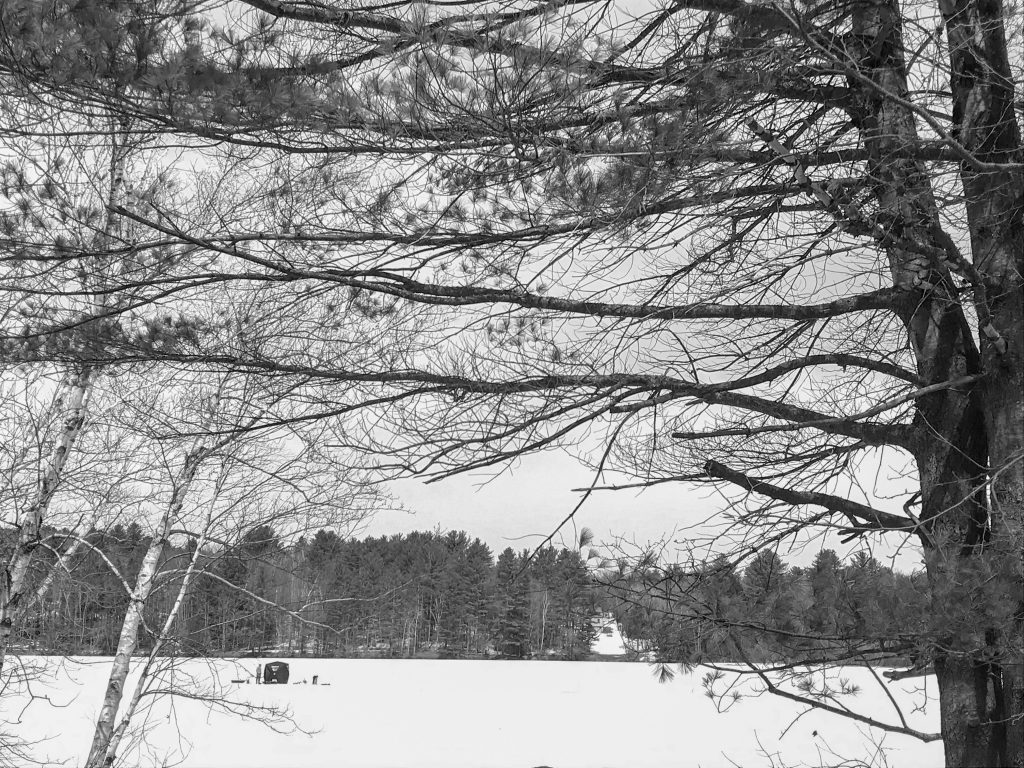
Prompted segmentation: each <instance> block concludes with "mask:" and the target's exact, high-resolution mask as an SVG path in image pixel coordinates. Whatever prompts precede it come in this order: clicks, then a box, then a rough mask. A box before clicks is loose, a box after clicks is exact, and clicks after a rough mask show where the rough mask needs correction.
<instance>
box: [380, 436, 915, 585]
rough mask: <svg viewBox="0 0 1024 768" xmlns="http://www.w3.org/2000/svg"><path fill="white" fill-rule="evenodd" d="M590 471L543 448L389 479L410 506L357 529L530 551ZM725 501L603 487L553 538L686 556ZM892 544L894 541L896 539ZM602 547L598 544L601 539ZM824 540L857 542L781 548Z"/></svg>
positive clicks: (670, 487) (679, 487) (666, 489)
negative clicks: (492, 466)
mask: <svg viewBox="0 0 1024 768" xmlns="http://www.w3.org/2000/svg"><path fill="white" fill-rule="evenodd" d="M592 482H593V475H592V474H591V473H590V472H589V470H587V469H586V468H585V467H583V466H581V465H580V464H579V463H577V462H576V460H575V459H573V458H572V457H571V456H569V455H568V454H566V453H564V452H562V451H548V452H546V453H543V454H539V455H531V456H528V457H526V458H524V459H522V460H521V461H519V462H518V463H517V464H516V465H515V466H514V467H513V469H511V470H506V471H505V472H504V473H502V474H500V475H498V476H494V475H493V474H475V475H464V476H460V477H455V478H451V479H448V480H444V481H442V482H438V483H432V484H429V485H428V484H425V483H424V482H422V481H421V480H415V479H410V480H403V481H400V482H395V483H392V485H391V489H392V491H393V493H394V494H395V495H396V497H397V498H398V499H399V500H400V501H401V502H402V503H403V504H404V505H405V507H406V509H407V510H408V511H404V512H403V511H392V512H380V513H378V514H377V515H375V516H374V518H373V519H371V520H370V521H368V523H367V524H366V526H365V528H364V530H363V531H362V532H361V534H360V535H368V536H380V535H384V534H393V533H408V532H410V531H427V530H432V529H434V528H437V527H440V528H441V529H443V530H464V531H466V533H468V534H469V535H470V536H471V537H479V538H480V539H482V540H483V541H484V542H485V543H487V545H488V546H490V548H491V550H492V552H493V553H494V554H495V555H497V554H498V553H500V552H501V551H502V550H503V549H505V547H509V546H511V547H512V548H513V549H516V550H521V549H524V548H529V549H531V550H532V549H533V548H534V547H536V546H537V545H538V544H540V543H541V541H543V539H544V537H545V536H547V535H548V534H550V533H551V531H552V530H554V529H555V528H556V527H557V526H558V524H559V523H560V522H561V521H562V520H563V518H565V517H566V515H568V514H569V512H571V511H572V509H573V507H574V506H575V505H576V504H577V503H578V501H579V500H580V496H581V494H578V493H573V492H572V489H573V488H580V487H586V486H589V485H590V484H591V483H592ZM725 506H726V501H725V500H724V499H723V498H722V496H721V495H720V494H719V493H718V492H716V491H715V490H713V489H712V488H710V487H705V488H693V487H690V486H686V485H684V484H681V483H666V484H663V485H659V486H655V487H654V488H650V489H647V490H645V491H643V492H637V491H634V490H625V491H603V492H596V493H594V494H592V495H591V497H590V498H589V499H588V500H587V502H586V503H585V504H584V505H583V507H582V509H581V510H580V511H579V512H578V513H577V514H576V516H575V518H574V521H575V528H574V527H573V524H572V523H569V524H568V525H566V526H565V528H563V529H562V531H561V534H560V535H558V536H556V537H555V539H554V544H555V545H556V546H572V543H573V542H574V540H575V539H576V536H577V532H578V530H579V529H580V528H582V527H583V526H586V527H588V528H590V529H591V530H592V531H593V532H594V540H595V544H597V545H599V546H598V547H597V548H598V549H599V550H600V551H601V553H602V554H603V555H606V556H613V557H614V556H615V552H614V551H613V550H614V548H613V546H612V545H613V544H614V543H615V541H616V539H617V538H618V537H624V538H625V539H626V540H627V541H628V542H630V544H629V545H627V546H625V550H626V551H627V552H630V553H634V554H635V553H637V552H638V550H639V548H642V547H645V546H647V545H649V544H657V543H658V542H660V541H663V540H667V541H669V542H670V544H669V546H668V548H667V549H666V550H665V552H664V557H665V558H666V559H669V560H683V559H684V557H683V556H682V553H684V552H685V550H686V549H687V547H688V545H690V544H692V543H694V542H699V541H701V540H702V539H704V538H706V535H707V533H708V532H709V530H710V528H709V527H708V526H707V525H706V524H705V521H706V520H707V519H708V518H709V517H711V518H713V517H715V516H716V513H718V512H719V511H720V510H722V509H723V508H724V507H725ZM894 543H895V542H894ZM602 544H603V545H604V546H601V545H602ZM871 545H872V553H873V554H875V556H876V557H878V558H879V559H880V560H883V561H885V562H890V561H891V558H893V557H895V564H896V566H897V567H899V568H901V569H903V570H911V569H914V568H916V567H917V564H918V562H919V560H920V557H919V555H918V554H917V552H916V551H915V550H913V549H911V548H908V547H903V548H902V549H900V550H897V549H896V548H895V547H894V546H889V545H887V546H879V545H878V543H877V542H871ZM822 546H829V547H832V548H834V549H835V550H836V551H837V552H838V553H839V554H840V556H846V555H848V554H849V553H850V552H852V551H853V550H854V549H856V548H857V542H853V543H850V544H846V545H843V544H841V543H840V542H839V541H838V540H837V539H836V538H829V539H828V540H827V541H825V542H824V544H823V543H822V541H821V539H818V540H815V541H812V542H810V543H809V544H807V545H806V546H804V547H802V548H801V549H800V550H799V551H793V552H789V553H786V552H781V551H780V554H782V555H783V557H785V559H786V560H787V561H788V562H792V563H794V564H801V565H807V564H809V563H810V561H811V560H812V559H813V558H814V555H815V553H816V552H818V551H819V550H820V549H821V548H822Z"/></svg>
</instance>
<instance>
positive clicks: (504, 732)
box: [0, 659, 942, 768]
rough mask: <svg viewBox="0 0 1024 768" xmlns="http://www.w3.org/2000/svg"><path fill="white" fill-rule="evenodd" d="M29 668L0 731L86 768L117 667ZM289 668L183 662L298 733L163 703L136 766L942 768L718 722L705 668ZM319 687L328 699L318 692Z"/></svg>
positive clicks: (903, 753)
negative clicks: (850, 766) (855, 767)
mask: <svg viewBox="0 0 1024 768" xmlns="http://www.w3.org/2000/svg"><path fill="white" fill-rule="evenodd" d="M28 661H34V662H35V663H36V664H38V666H39V668H40V672H41V673H42V674H43V676H42V677H38V678H37V679H36V680H35V682H33V683H32V684H31V688H30V691H29V690H27V689H25V688H22V689H21V691H20V692H18V691H15V692H12V691H8V692H6V693H5V694H4V696H3V697H0V720H2V721H6V722H7V723H8V724H7V725H5V726H3V727H2V728H0V730H6V731H8V732H14V733H17V734H18V735H19V736H21V737H22V738H25V739H28V740H30V741H38V743H37V744H36V746H35V748H34V749H35V754H36V755H37V756H38V757H39V758H41V759H42V760H43V761H44V764H50V765H53V764H56V763H58V762H63V763H64V764H65V765H77V764H78V762H77V761H79V760H81V759H82V757H83V756H84V755H85V753H86V751H87V749H86V748H87V746H88V743H89V740H90V738H91V733H92V719H93V718H94V716H95V714H96V712H97V710H98V708H99V705H100V699H101V695H102V691H103V686H104V684H105V680H106V674H107V671H108V669H109V667H108V664H109V660H106V663H104V660H98V659H79V660H75V661H61V662H58V661H57V660H52V659H43V660H40V659H36V660H28ZM264 661H265V660H264ZM288 661H289V663H290V664H291V681H292V683H291V684H289V685H261V686H256V685H253V684H251V683H249V684H236V683H232V682H231V681H232V680H233V679H242V678H243V677H248V678H251V677H252V676H253V675H254V673H255V669H256V665H257V664H258V663H260V660H256V659H246V660H242V661H238V662H230V661H218V662H213V663H207V662H203V661H197V660H189V661H186V662H183V663H181V662H179V664H178V665H177V666H176V668H175V669H174V670H173V673H169V674H168V675H167V676H166V677H165V682H166V683H167V684H168V685H172V686H186V687H190V688H191V689H192V690H196V691H203V692H205V693H210V694H218V695H223V696H225V697H227V698H228V699H229V700H230V701H231V702H232V705H231V706H232V707H234V708H235V709H238V708H239V707H240V706H243V705H254V706H258V707H265V708H287V709H289V710H290V711H291V717H292V722H287V721H281V720H278V721H276V722H275V723H273V724H272V725H273V728H274V729H276V730H273V729H272V728H269V727H267V725H265V724H262V723H259V722H253V721H250V720H245V719H241V718H239V717H237V716H235V715H233V714H231V713H229V712H225V711H223V709H222V708H221V707H219V706H217V705H214V704H212V703H211V702H208V701H205V700H202V699H184V698H175V699H174V701H173V703H171V702H170V701H168V700H167V699H165V698H164V699H154V700H152V701H151V706H150V708H149V710H148V712H147V714H146V717H145V719H144V720H142V721H140V724H139V725H140V728H139V730H138V732H137V733H136V740H135V742H134V743H133V745H132V747H131V750H130V751H128V752H126V753H125V754H124V757H125V762H124V764H125V765H131V766H135V765H138V766H159V765H171V764H180V765H183V766H186V767H191V768H260V767H261V766H266V767H267V768H288V767H289V766H295V768H299V767H300V766H301V767H302V768H313V767H319V766H323V767H324V768H327V767H328V766H329V767H330V768H340V767H342V766H360V768H373V767H374V766H381V767H394V766H416V767H420V766H422V767H423V768H429V767H431V766H437V767H438V768H441V767H442V766H443V767H444V768H460V766H466V768H489V767H491V766H494V767H495V768H498V767H501V768H503V767H505V766H509V767H512V766H515V767H517V768H528V767H529V766H541V765H547V766H554V767H555V768H575V767H576V766H579V768H599V767H600V766H609V767H611V766H623V767H625V766H628V767H629V768H644V767H645V766H652V767H653V766H657V767H658V768H666V767H669V766H686V767H687V768H692V767H694V766H707V767H717V766H723V767H724V766H730V765H734V764H735V765H741V766H744V768H752V767H753V766H770V765H773V764H774V765H779V764H781V762H782V761H785V763H786V764H787V765H789V766H797V765H805V766H819V765H829V764H836V763H839V762H840V761H841V759H845V760H861V761H863V762H864V764H866V765H871V766H883V765H888V766H895V767H897V768H916V767H918V766H920V768H932V767H933V766H936V765H941V764H942V748H941V744H940V743H938V742H934V743H931V744H922V743H920V742H917V741H916V740H914V739H910V738H906V737H900V736H893V735H886V734H883V733H881V732H879V731H870V730H869V729H867V728H863V727H859V726H857V725H856V724H854V723H850V722H848V721H844V720H840V719H838V718H835V717H832V716H829V715H825V714H820V713H817V712H812V713H810V714H807V715H805V716H803V717H800V718H799V719H798V720H796V722H795V723H794V718H796V717H797V715H799V714H800V713H801V712H802V711H803V710H802V708H801V707H799V706H797V705H794V704H791V703H790V702H786V701H784V700H781V699H779V698H775V697H770V696H754V697H749V698H744V699H742V700H740V701H738V702H736V703H735V704H733V705H732V706H731V707H730V708H729V709H728V711H726V712H724V713H719V712H718V711H717V710H716V706H715V704H714V703H713V702H712V701H711V700H710V699H709V698H707V697H706V696H705V695H704V689H703V688H702V686H701V677H702V675H703V674H704V673H705V672H706V670H702V669H697V670H694V671H693V672H692V673H688V674H679V675H677V676H676V677H675V679H673V680H672V681H671V682H668V683H660V682H659V681H658V679H657V676H656V675H655V674H654V672H655V670H654V668H653V667H652V666H651V665H648V664H631V663H601V662H590V663H587V662H575V663H573V662H514V661H424V660H410V661H405V660H393V661H392V660H378V659H358V660H357V659H340V660H336V659H330V660H328V659H289V660H288ZM843 674H844V676H845V677H847V678H849V679H850V680H851V681H852V682H854V683H856V684H858V685H859V686H861V688H862V689H863V690H862V692H861V693H860V694H859V695H857V696H854V697H852V698H850V699H849V700H848V704H849V705H850V706H851V707H853V708H855V709H857V710H858V711H861V712H864V713H867V714H870V715H872V716H876V717H885V718H887V719H891V720H894V719H895V718H894V717H891V715H892V714H893V712H892V705H891V703H890V702H889V700H888V698H887V697H886V695H885V693H884V692H883V691H882V690H881V689H880V688H879V687H878V684H877V682H876V681H875V680H874V678H873V677H872V676H871V674H870V673H869V672H868V671H867V670H863V669H857V668H848V669H846V670H844V672H843ZM313 675H317V676H318V678H319V682H320V683H321V684H320V685H316V686H314V685H312V684H311V681H312V677H313ZM304 680H305V681H309V682H306V683H305V684H304V683H303V682H302V681H304ZM324 683H328V684H329V685H324ZM922 686H926V687H927V691H928V692H930V693H932V694H934V691H935V688H934V681H933V680H927V681H925V680H923V679H920V678H919V679H915V680H904V681H900V682H898V683H894V684H891V685H890V690H891V691H892V692H893V693H894V694H895V695H896V696H897V698H898V699H899V700H900V701H901V702H905V703H907V704H910V705H913V704H921V703H923V698H922V695H921V688H922ZM915 691H916V693H915ZM30 692H31V694H34V696H35V697H37V698H34V699H32V698H30V695H29V694H30ZM41 696H46V697H49V701H47V700H44V699H42V698H38V697H41ZM907 709H908V710H910V709H912V706H908V707H907ZM907 715H908V718H909V720H910V723H911V725H913V726H915V727H919V728H923V729H929V730H935V729H936V728H937V715H938V706H937V702H935V701H934V700H932V701H931V703H930V706H928V707H927V709H926V711H923V712H922V711H918V712H909V711H908V713H907ZM18 721H20V722H18ZM15 723H17V724H15ZM783 734H784V735H783ZM770 755H778V756H781V760H780V759H779V757H775V762H774V763H773V762H772V758H771V757H769V756H770ZM46 761H49V762H48V763H46Z"/></svg>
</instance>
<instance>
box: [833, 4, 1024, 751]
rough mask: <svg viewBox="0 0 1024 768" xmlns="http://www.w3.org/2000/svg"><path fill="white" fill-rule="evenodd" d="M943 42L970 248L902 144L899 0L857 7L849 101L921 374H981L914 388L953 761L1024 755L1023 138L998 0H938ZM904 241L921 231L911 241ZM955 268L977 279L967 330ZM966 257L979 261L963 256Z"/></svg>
mask: <svg viewBox="0 0 1024 768" xmlns="http://www.w3.org/2000/svg"><path fill="white" fill-rule="evenodd" d="M939 5H940V8H941V9H942V11H943V15H944V17H945V21H946V28H947V34H948V37H949V46H950V61H951V73H952V78H951V83H952V89H953V92H954V104H955V108H954V121H955V122H956V123H957V124H958V126H959V127H958V129H957V130H956V132H955V133H956V137H957V138H958V139H959V140H960V141H961V142H963V144H964V146H966V147H967V148H968V149H969V150H971V151H972V152H974V153H975V155H976V157H977V158H978V160H979V162H982V163H991V164H993V166H995V165H996V164H999V163H1004V164H1007V165H1005V166H1004V167H1002V168H997V169H996V170H985V171H984V172H980V171H978V169H977V168H976V167H975V165H976V164H972V163H970V162H966V161H965V163H964V165H963V167H962V174H961V177H962V179H963V184H964V191H965V193H966V199H967V214H968V223H969V227H970V232H971V250H972V253H971V258H970V259H966V258H960V257H959V256H958V254H957V251H956V246H955V244H954V242H953V241H952V239H951V238H950V237H949V236H948V235H947V234H946V233H945V232H944V231H943V230H942V226H941V221H940V218H939V215H938V210H937V207H936V204H935V200H934V196H933V194H932V190H931V185H930V179H929V175H928V173H927V169H926V167H925V166H924V164H923V163H921V162H920V161H917V160H914V159H910V158H909V157H908V156H905V157H906V159H897V155H898V154H899V150H900V149H902V148H905V147H913V146H917V145H918V144H919V137H918V135H917V129H916V125H915V121H916V118H915V116H914V115H913V114H912V113H911V112H910V110H908V109H906V108H905V107H904V106H902V105H900V104H898V103H897V102H895V101H894V100H893V99H891V98H889V97H888V95H887V94H895V95H897V96H901V95H903V94H905V93H907V90H908V89H907V80H906V66H905V62H904V54H903V51H904V48H903V41H902V39H901V34H900V14H899V8H898V5H897V3H896V2H894V1H893V0H868V1H866V2H863V3H860V4H858V6H857V7H856V9H855V12H854V29H853V32H854V34H853V47H854V49H855V51H856V53H857V54H858V58H859V62H858V64H859V65H860V66H859V72H860V73H861V75H863V76H866V78H868V79H869V80H870V81H871V84H870V85H866V84H865V83H863V82H862V81H861V80H859V79H858V78H851V87H853V88H855V89H856V91H857V92H858V97H857V99H856V103H855V104H854V105H853V106H852V109H851V110H850V111H851V116H852V117H853V119H854V121H855V122H856V123H857V124H858V127H859V128H860V129H861V131H862V135H863V137H864V143H865V147H866V148H867V150H868V152H869V156H870V158H871V159H870V161H869V172H870V174H871V176H872V178H874V179H876V180H877V181H881V182H882V183H880V184H877V185H876V189H877V191H876V198H877V200H878V203H879V208H880V211H879V216H880V219H881V221H882V223H884V225H885V227H886V230H887V231H889V232H892V233H894V234H895V235H896V236H897V238H898V240H899V242H898V243H890V244H888V245H887V246H886V251H887V254H888V257H889V263H890V269H891V272H892V278H893V282H894V284H895V285H896V286H897V287H900V288H903V289H905V290H906V291H907V293H908V296H907V301H906V302H905V303H904V306H903V308H902V309H901V310H900V317H901V319H902V320H903V322H904V324H905V325H906V327H907V331H908V334H909V337H910V342H911V346H912V348H913V350H914V353H915V356H916V359H917V367H918V373H919V374H920V375H921V377H922V379H923V380H924V382H925V383H926V384H931V383H937V382H942V381H949V380H952V379H955V378H958V377H960V376H964V375H967V374H977V373H982V374H984V379H983V380H982V382H981V384H980V386H979V387H978V388H976V389H975V390H973V391H970V390H967V391H964V390H959V391H958V390H955V389H948V390H946V391H944V392H943V393H941V394H938V395H935V396H930V397H927V398H922V399H921V400H920V401H919V402H918V413H917V417H916V418H915V425H916V426H917V427H918V428H919V430H920V433H921V435H922V437H921V439H920V440H919V441H918V444H917V445H916V446H915V458H916V460H917V465H918V471H919V475H920V483H921V512H920V519H921V522H922V526H923V528H924V531H925V533H926V535H925V536H924V537H923V538H924V544H925V560H926V565H927V571H928V577H929V588H930V591H931V606H932V614H933V616H932V623H933V628H934V630H935V637H936V642H935V645H934V649H933V655H934V657H935V658H934V661H935V666H936V675H937V679H938V684H939V689H940V697H941V706H940V712H941V730H942V735H943V740H944V743H945V749H946V763H947V765H949V766H1017V767H1018V768H1024V748H1022V745H1021V741H1022V732H1024V720H1022V719H1021V717H1022V712H1024V708H1022V706H1021V696H1022V689H1021V619H1022V615H1024V611H1022V607H1021V600H1022V597H1021V595H1022V593H1024V584H1022V580H1021V574H1022V572H1024V560H1022V557H1024V537H1022V530H1024V526H1022V514H1021V512H1022V508H1024V505H1022V498H1024V493H1022V488H1024V482H1022V473H1024V460H1022V456H1024V436H1022V430H1024V409H1022V407H1024V380H1022V376H1024V354H1022V350H1024V347H1022V344H1024V339H1022V329H1024V312H1022V308H1021V302H1022V296H1021V266H1022V261H1024V241H1022V237H1024V226H1022V223H1021V217H1022V214H1021V207H1022V206H1021V201H1020V197H1019V195H1020V193H1021V190H1022V189H1024V179H1022V177H1021V173H1020V170H1019V165H1017V166H1014V165H1010V164H1009V163H1018V164H1019V163H1020V161H1021V153H1020V148H1019V145H1020V139H1019V136H1018V135H1017V128H1016V123H1015V120H1014V116H1013V110H1012V103H1013V98H1012V80H1011V78H1010V77H1009V67H1008V64H1007V62H1006V51H1005V47H1004V45H1003V44H1002V43H1001V40H1003V39H1004V38H1003V36H1002V33H1003V30H1002V24H1001V21H1002V14H1003V9H1002V8H1000V7H999V3H998V2H973V1H972V0H940V3H939ZM914 244H920V245H924V246H926V248H924V249H921V250H920V251H919V252H918V251H915V250H914V249H913V247H912V246H913V245H914ZM950 265H952V270H953V271H957V272H958V273H959V274H961V275H962V276H963V277H964V279H966V280H967V281H968V282H970V283H971V284H972V287H973V289H974V300H975V305H974V309H975V311H976V313H977V316H978V319H979V324H980V328H981V331H982V333H981V337H980V338H981V346H980V349H979V347H978V345H976V344H975V342H974V339H973V338H972V333H971V331H970V326H969V324H968V321H967V318H966V315H965V313H964V311H963V309H962V306H961V301H960V293H959V290H958V288H957V286H956V285H955V284H954V281H953V278H952V274H951V269H950ZM972 267H973V272H972Z"/></svg>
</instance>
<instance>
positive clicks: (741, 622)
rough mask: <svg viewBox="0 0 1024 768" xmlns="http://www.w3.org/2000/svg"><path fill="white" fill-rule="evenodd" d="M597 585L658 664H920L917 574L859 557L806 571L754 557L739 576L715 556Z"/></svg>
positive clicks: (819, 559) (829, 558)
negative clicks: (693, 564)
mask: <svg viewBox="0 0 1024 768" xmlns="http://www.w3.org/2000/svg"><path fill="white" fill-rule="evenodd" d="M602 581H603V591H604V594H606V595H607V597H608V600H609V604H610V606H611V609H612V611H613V612H614V614H615V616H616V618H617V619H618V620H619V622H620V624H621V626H622V631H623V633H624V635H626V636H627V637H628V638H629V640H630V643H629V644H630V647H631V650H633V651H635V652H638V653H644V654H645V655H647V656H648V657H649V658H653V659H655V660H657V661H660V662H678V663H682V664H700V663H706V662H712V663H714V662H730V663H734V662H737V661H743V660H744V659H748V660H750V661H753V662H756V663H761V664H763V663H767V662H772V663H782V664H786V663H789V662H798V661H801V660H803V661H806V660H808V659H815V658H817V659H832V660H836V659H845V660H846V661H848V662H849V663H861V662H875V663H879V662H881V663H888V664H892V663H894V662H897V661H904V662H907V663H913V661H915V660H917V659H924V658H927V648H926V644H927V638H928V637H931V634H930V632H929V629H930V628H929V626H928V613H927V612H926V611H925V610H924V609H923V608H922V607H921V602H920V594H921V592H922V590H924V589H926V583H925V578H924V575H923V574H922V573H912V574H908V573H903V572H900V571H897V570H894V569H893V568H891V567H888V566H886V565H884V564H882V563H880V562H878V561H877V560H876V559H875V558H874V557H872V556H871V555H870V554H868V553H867V552H866V551H863V550H859V551H857V552H855V553H854V554H853V556H852V557H851V558H850V559H849V561H848V562H846V563H844V562H842V561H841V560H840V558H839V557H838V556H837V555H836V553H835V551H834V550H831V549H822V550H821V551H820V552H818V553H817V554H816V555H815V557H814V560H813V562H812V563H811V565H809V566H807V567H801V566H791V565H788V564H787V563H786V562H785V560H784V559H783V558H781V557H780V556H779V555H778V554H777V553H776V552H775V551H773V550H762V551H760V552H758V553H757V554H756V555H755V556H754V557H752V558H751V559H750V561H749V562H748V563H747V565H746V566H745V567H744V568H742V569H740V568H738V567H737V566H736V565H735V564H734V563H732V562H730V561H729V560H728V559H726V558H721V557H720V558H717V559H715V560H712V561H710V562H707V563H703V564H701V565H700V566H699V567H697V568H682V567H679V566H674V567H669V568H667V569H666V568H653V567H650V566H648V567H646V568H640V569H637V570H635V571H633V572H630V573H624V572H623V573H615V574H614V575H612V576H611V577H606V578H604V579H602Z"/></svg>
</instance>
